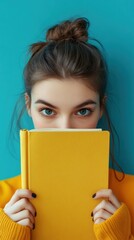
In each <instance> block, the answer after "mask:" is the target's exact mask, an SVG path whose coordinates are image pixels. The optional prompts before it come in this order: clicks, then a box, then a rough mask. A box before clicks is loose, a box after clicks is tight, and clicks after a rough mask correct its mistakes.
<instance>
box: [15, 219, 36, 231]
mask: <svg viewBox="0 0 134 240" xmlns="http://www.w3.org/2000/svg"><path fill="white" fill-rule="evenodd" d="M18 224H20V225H22V226H27V227H30V228H31V229H34V224H32V222H31V221H30V220H29V218H26V219H23V220H21V221H19V222H18Z"/></svg>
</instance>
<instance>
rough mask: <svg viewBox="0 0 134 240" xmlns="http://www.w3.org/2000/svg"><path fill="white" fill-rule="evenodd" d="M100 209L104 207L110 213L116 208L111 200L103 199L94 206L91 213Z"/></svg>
mask: <svg viewBox="0 0 134 240" xmlns="http://www.w3.org/2000/svg"><path fill="white" fill-rule="evenodd" d="M101 209H104V210H106V211H107V212H109V213H111V214H113V213H114V212H115V211H116V210H117V208H116V207H115V206H114V205H112V203H111V202H109V201H106V200H103V201H101V202H100V203H99V204H98V205H97V206H96V207H95V209H94V210H93V215H94V214H95V213H96V212H98V211H100V210H101Z"/></svg>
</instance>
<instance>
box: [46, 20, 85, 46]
mask: <svg viewBox="0 0 134 240" xmlns="http://www.w3.org/2000/svg"><path fill="white" fill-rule="evenodd" d="M89 25H90V23H89V21H88V20H87V19H86V18H77V19H75V20H72V21H71V20H67V21H64V22H62V23H61V24H58V25H55V26H54V27H52V28H49V29H48V31H47V34H46V40H47V41H48V42H49V41H60V40H69V39H73V40H79V41H83V42H87V41H88V27H89Z"/></svg>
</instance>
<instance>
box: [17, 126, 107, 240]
mask: <svg viewBox="0 0 134 240" xmlns="http://www.w3.org/2000/svg"><path fill="white" fill-rule="evenodd" d="M20 138H21V170H22V188H28V189H30V190H32V191H33V192H35V193H36V194H37V197H36V199H33V200H32V203H33V204H34V206H35V207H36V211H37V217H36V223H35V229H34V230H33V231H32V233H31V234H32V236H31V239H32V240H37V239H39V240H95V239H96V238H95V236H94V233H93V222H92V218H91V212H92V210H93V208H94V207H95V206H96V204H97V203H99V201H98V200H94V199H92V195H93V194H94V193H95V192H96V191H97V190H100V189H101V188H107V187H108V165H109V132H108V131H101V130H97V129H91V130H87V129H85V130H84V129H38V130H30V131H28V130H21V132H20Z"/></svg>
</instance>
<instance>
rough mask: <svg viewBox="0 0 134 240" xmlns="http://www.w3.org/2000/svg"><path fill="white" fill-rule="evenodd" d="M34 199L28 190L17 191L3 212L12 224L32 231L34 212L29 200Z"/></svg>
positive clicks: (33, 195) (34, 195)
mask: <svg viewBox="0 0 134 240" xmlns="http://www.w3.org/2000/svg"><path fill="white" fill-rule="evenodd" d="M35 197H36V194H34V193H32V192H31V191H30V190H28V189H18V190H17V191H16V192H15V193H14V195H13V196H12V198H11V199H10V201H9V202H8V203H7V204H6V205H5V207H4V209H3V210H4V212H5V213H6V215H8V216H9V217H10V218H11V219H12V220H13V221H14V222H16V223H19V224H21V225H23V226H28V227H30V228H31V229H34V228H35V216H36V210H35V208H34V206H33V205H32V203H31V202H30V201H29V199H33V198H35Z"/></svg>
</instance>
